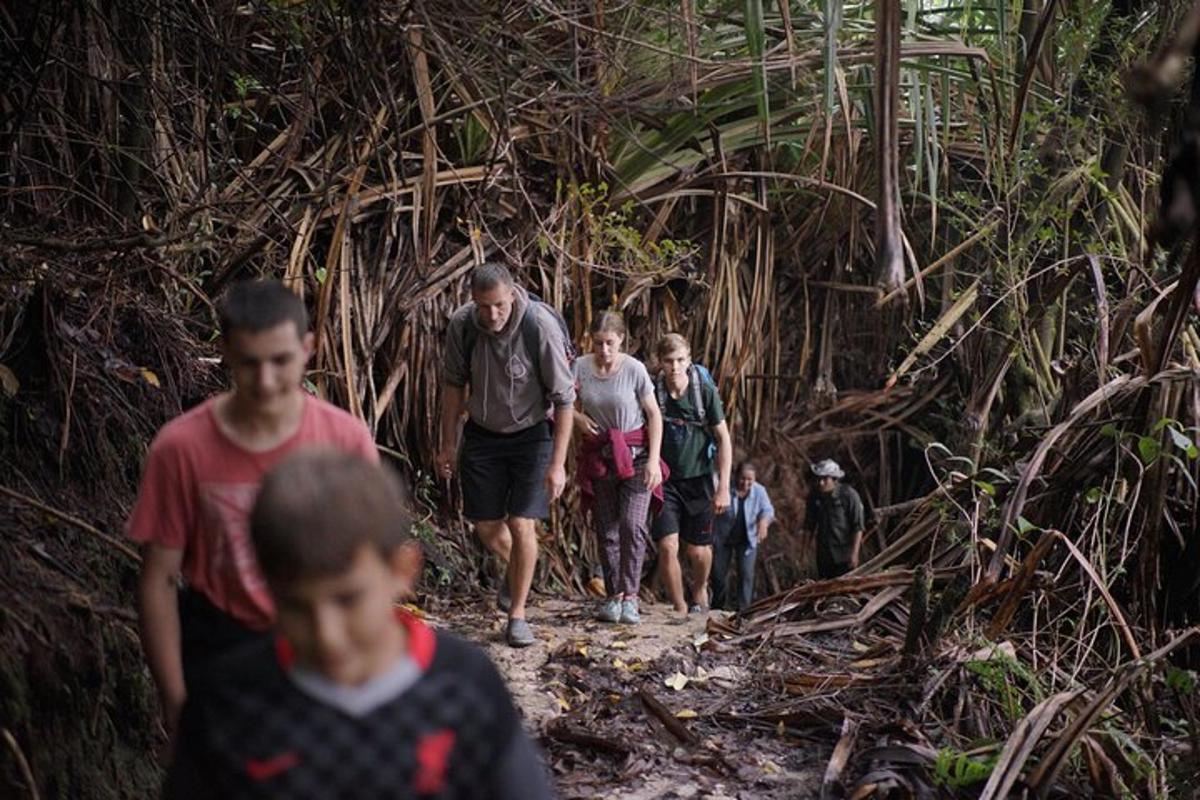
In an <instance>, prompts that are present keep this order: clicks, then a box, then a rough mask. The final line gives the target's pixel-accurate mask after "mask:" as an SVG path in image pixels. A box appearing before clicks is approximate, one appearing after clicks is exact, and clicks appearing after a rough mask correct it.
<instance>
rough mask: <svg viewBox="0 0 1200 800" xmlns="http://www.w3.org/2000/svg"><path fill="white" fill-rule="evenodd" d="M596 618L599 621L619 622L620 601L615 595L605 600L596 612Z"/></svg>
mask: <svg viewBox="0 0 1200 800" xmlns="http://www.w3.org/2000/svg"><path fill="white" fill-rule="evenodd" d="M596 619H598V620H600V621H601V622H619V621H620V619H621V601H620V600H618V599H616V598H615V597H614V598H612V599H609V600H605V601H604V603H603V604H602V605H601V606H600V610H599V611H598V612H596Z"/></svg>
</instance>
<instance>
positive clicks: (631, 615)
mask: <svg viewBox="0 0 1200 800" xmlns="http://www.w3.org/2000/svg"><path fill="white" fill-rule="evenodd" d="M641 621H642V617H641V615H640V614H638V604H637V600H622V601H621V622H624V623H625V624H626V625H637V624H638V623H639V622H641Z"/></svg>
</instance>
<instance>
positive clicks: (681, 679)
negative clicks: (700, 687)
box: [663, 672, 688, 692]
mask: <svg viewBox="0 0 1200 800" xmlns="http://www.w3.org/2000/svg"><path fill="white" fill-rule="evenodd" d="M663 683H665V684H666V685H667V686H669V687H670V688H672V689H674V690H675V691H677V692H678V691H680V690H681V689H683V687H685V686H687V685H688V676H687V675H684V674H683V673H682V672H676V673H675V674H674V675H672V676H671V677H669V678H667V679H666V680H664V681H663Z"/></svg>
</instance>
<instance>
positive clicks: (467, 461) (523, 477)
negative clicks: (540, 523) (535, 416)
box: [458, 422, 554, 522]
mask: <svg viewBox="0 0 1200 800" xmlns="http://www.w3.org/2000/svg"><path fill="white" fill-rule="evenodd" d="M553 454H554V439H553V437H552V436H551V433H550V423H548V422H539V423H538V424H537V425H534V426H533V427H530V428H526V429H525V430H523V431H517V432H516V433H493V432H492V431H489V430H487V429H486V428H481V427H480V426H478V425H476V424H475V423H473V422H468V423H467V424H466V427H465V428H464V429H463V446H462V452H461V453H460V454H459V457H458V474H459V477H460V479H461V481H462V495H463V514H464V515H466V517H467V519H469V520H472V521H473V522H480V521H483V520H497V519H506V518H508V517H524V518H526V519H545V518H547V517H549V516H550V495H549V493H548V492H547V491H546V483H545V480H546V470H547V469H548V468H549V466H550V457H551V456H552V455H553Z"/></svg>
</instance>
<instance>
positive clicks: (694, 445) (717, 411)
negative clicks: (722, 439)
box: [662, 378, 725, 480]
mask: <svg viewBox="0 0 1200 800" xmlns="http://www.w3.org/2000/svg"><path fill="white" fill-rule="evenodd" d="M689 380H690V378H689ZM700 397H701V399H702V400H703V402H704V413H705V420H704V426H705V427H703V428H702V427H701V426H700V425H699V421H700V415H699V413H697V411H696V408H695V405H694V403H693V402H692V389H691V386H687V387H685V388H684V390H683V394H681V395H680V396H679V398H678V399H676V398H674V397H671V395H670V393H669V392H668V393H667V396H666V405H665V406H664V408H663V410H662V412H663V442H662V459H663V461H666V462H667V466H669V467H670V468H671V480H676V479H683V478H695V477H697V476H699V475H708V474H710V473H711V472H712V460H711V459H710V458H709V457H708V445H709V442H711V441H712V432H711V430H712V428H713V426H715V425H719V424H721V423H722V422H724V421H725V408H724V406H722V405H721V398H720V396H719V395H718V394H717V390H716V388H715V387H713V386H712V385H710V384H708V383H707V382H705V381H701V383H700ZM705 428H707V430H706V429H705Z"/></svg>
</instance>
